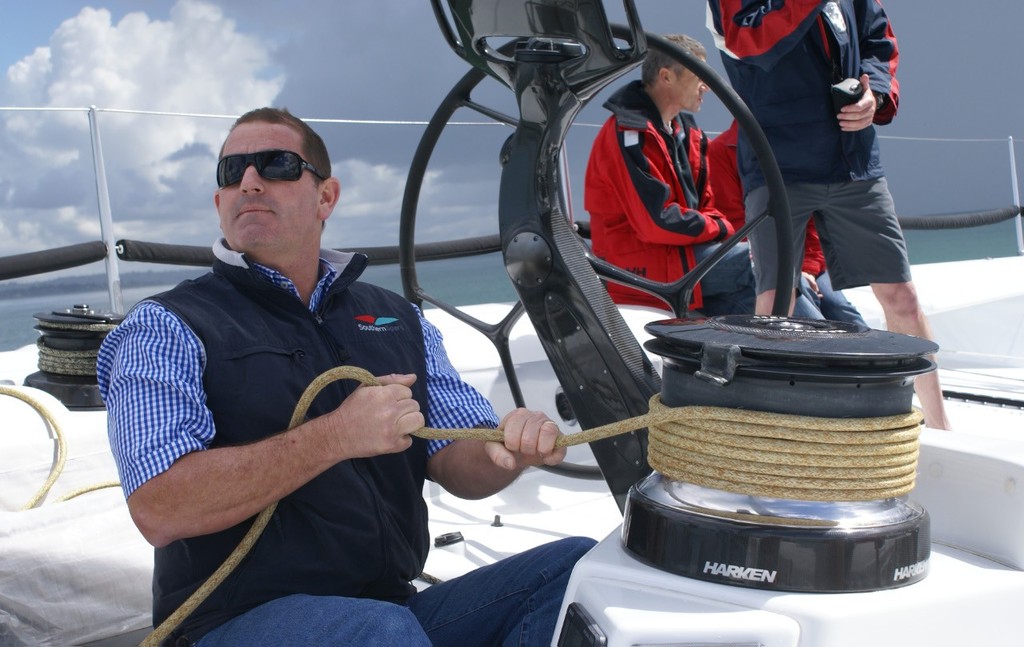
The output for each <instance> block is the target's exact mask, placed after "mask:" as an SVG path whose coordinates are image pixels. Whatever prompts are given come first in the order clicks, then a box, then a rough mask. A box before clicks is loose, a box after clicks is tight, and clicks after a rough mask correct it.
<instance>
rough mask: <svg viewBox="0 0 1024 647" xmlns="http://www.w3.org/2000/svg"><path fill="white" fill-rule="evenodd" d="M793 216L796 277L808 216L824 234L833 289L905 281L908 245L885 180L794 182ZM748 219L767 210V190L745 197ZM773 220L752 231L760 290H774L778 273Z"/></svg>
mask: <svg viewBox="0 0 1024 647" xmlns="http://www.w3.org/2000/svg"><path fill="white" fill-rule="evenodd" d="M786 195H787V197H788V198H789V209H790V213H791V214H792V217H793V252H794V255H795V256H796V257H795V258H794V259H793V262H794V264H795V267H794V269H793V271H794V276H798V272H799V268H800V265H801V260H802V257H803V249H804V233H805V232H806V231H807V220H808V219H809V218H811V217H812V216H813V217H814V226H815V227H816V228H817V230H818V235H819V236H820V237H821V247H822V249H823V250H824V252H825V265H826V267H827V268H828V273H829V276H830V277H831V278H832V287H833V288H835V289H837V290H841V289H844V288H852V287H857V286H860V285H870V284H871V283H907V282H909V281H910V261H909V259H908V258H907V243H906V241H905V240H904V239H903V232H902V230H901V229H900V225H899V222H897V220H896V209H895V207H894V206H893V202H892V196H891V195H889V185H888V184H887V183H886V181H885V178H878V179H874V180H863V181H857V182H843V183H839V184H790V185H788V186H787V187H786ZM744 206H745V207H746V212H747V214H748V219H749V218H750V217H752V216H754V215H757V214H761V213H764V212H765V211H767V209H768V190H767V189H766V188H765V187H759V188H757V189H754V190H753V191H751V192H750V193H749V194H748V195H747V197H746V200H745V205H744ZM774 226H775V225H774V222H773V221H771V220H765V221H764V222H762V223H761V224H759V225H758V226H757V227H755V228H754V230H753V231H751V233H750V237H749V239H750V250H751V256H753V259H754V279H755V281H756V282H757V292H758V294H760V293H761V292H764V291H766V290H774V289H775V283H776V277H777V272H778V269H777V268H778V259H777V258H776V243H775V229H774Z"/></svg>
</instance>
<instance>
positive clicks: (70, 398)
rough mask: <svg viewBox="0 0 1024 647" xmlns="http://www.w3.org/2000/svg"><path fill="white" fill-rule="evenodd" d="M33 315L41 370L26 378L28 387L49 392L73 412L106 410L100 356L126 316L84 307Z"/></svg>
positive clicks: (75, 306)
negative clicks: (98, 370)
mask: <svg viewBox="0 0 1024 647" xmlns="http://www.w3.org/2000/svg"><path fill="white" fill-rule="evenodd" d="M33 316H34V317H35V319H36V321H37V322H38V323H37V324H36V326H35V329H36V330H38V331H39V339H38V340H37V341H36V346H37V348H38V349H39V371H38V372H36V373H32V374H31V375H29V376H28V377H26V378H25V386H31V387H34V388H37V389H40V390H42V391H46V392H47V393H49V394H50V395H52V396H54V397H55V398H57V399H58V400H60V401H61V402H62V403H63V404H64V406H66V407H68V408H69V409H102V408H103V399H102V398H101V397H100V394H99V387H98V385H97V383H96V356H97V354H98V353H99V348H100V344H102V343H103V339H104V338H105V337H106V336H107V333H109V332H110V331H111V330H113V329H114V328H115V327H116V326H117V324H119V323H120V322H121V321H122V320H123V319H124V317H123V316H121V315H117V314H114V313H111V312H101V311H98V310H94V309H92V308H90V307H89V306H88V305H84V304H80V305H74V306H72V307H71V308H66V309H64V310H54V311H52V312H40V313H36V314H35V315H33Z"/></svg>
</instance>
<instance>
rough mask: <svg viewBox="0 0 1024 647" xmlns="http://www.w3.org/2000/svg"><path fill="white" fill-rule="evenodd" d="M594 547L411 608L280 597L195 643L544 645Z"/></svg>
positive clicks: (527, 557)
mask: <svg viewBox="0 0 1024 647" xmlns="http://www.w3.org/2000/svg"><path fill="white" fill-rule="evenodd" d="M594 544H595V542H594V540H593V539H590V538H587V537H570V538H568V539H562V540H559V541H555V542H551V543H549V544H544V545H543V546H538V547H537V548H534V549H532V550H528V551H525V552H523V553H520V554H518V555H514V556H512V557H509V558H506V559H503V560H501V561H499V562H495V563H494V564H490V565H488V566H484V567H481V568H478V569H476V570H474V571H471V572H469V573H466V574H465V575H463V576H461V577H457V578H455V579H452V580H449V581H447V582H442V583H441V584H435V585H434V586H431V587H429V588H427V589H425V590H423V591H420V592H419V593H416V594H414V595H413V596H412V597H411V598H409V600H408V601H407V603H408V606H402V605H399V604H393V603H390V602H382V601H379V600H370V599H363V598H343V597H313V596H308V595H291V596H288V597H284V598H279V599H277V600H274V601H272V602H268V603H266V604H263V605H261V606H259V607H256V608H255V609H253V610H252V611H250V612H248V613H246V614H243V615H241V616H238V617H237V618H234V619H232V620H229V621H228V622H226V623H224V624H223V625H221V626H220V627H217V628H216V629H214V630H213V631H211V632H210V633H208V634H206V635H205V636H203V637H202V638H201V639H200V640H199V642H198V643H197V645H198V646H199V647H258V646H260V645H266V646H268V647H269V646H270V645H274V646H279V645H303V646H304V647H305V646H310V647H313V646H317V645H324V646H327V645H331V646H333V645H358V646H359V647H378V646H379V647H393V646H395V645H402V646H403V647H406V646H408V647H417V646H419V645H437V646H439V647H443V646H444V645H456V646H458V647H470V646H472V645H480V646H481V647H484V646H487V647H491V646H494V645H505V646H509V647H511V646H512V645H521V646H527V645H538V646H540V645H543V646H545V647H546V646H548V645H550V644H551V640H552V637H553V635H554V631H555V624H556V623H557V621H558V612H559V610H560V609H561V606H562V597H563V596H564V595H565V588H566V586H567V585H568V583H569V575H570V574H571V573H572V569H573V566H575V564H576V562H577V561H578V560H579V559H580V558H581V557H582V556H583V555H584V553H586V552H587V551H588V550H590V549H591V548H592V547H593V546H594Z"/></svg>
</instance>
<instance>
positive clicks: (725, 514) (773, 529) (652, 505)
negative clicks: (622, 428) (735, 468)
mask: <svg viewBox="0 0 1024 647" xmlns="http://www.w3.org/2000/svg"><path fill="white" fill-rule="evenodd" d="M929 528H930V525H929V520H928V513H927V511H925V510H924V508H922V507H920V506H919V505H917V504H915V503H914V502H912V501H909V500H907V499H906V498H905V497H901V498H891V499H884V500H880V501H860V502H821V501H798V500H791V499H770V498H763V497H754V496H748V495H743V494H735V493H732V492H723V491H719V490H713V489H709V488H705V487H701V486H698V485H693V484H690V483H683V482H679V481H673V480H672V479H669V478H666V477H664V476H663V475H661V474H658V473H654V474H651V475H650V476H649V477H647V478H646V479H644V480H643V481H641V482H640V483H638V484H637V485H636V486H634V488H633V489H632V490H631V491H630V493H629V498H628V500H627V502H626V512H625V520H624V523H623V526H622V542H623V544H624V546H625V547H626V549H627V550H628V551H629V552H630V553H632V554H633V555H634V556H635V557H637V558H638V559H640V560H641V561H643V562H645V563H647V564H650V565H652V566H655V567H657V568H660V569H662V570H666V571H669V572H672V573H677V574H679V575H684V576H686V577H691V578H695V579H699V580H707V581H711V582H719V583H723V584H731V585H734V586H745V587H751V588H759V589H769V590H778V591H794V592H814V593H843V592H855V591H875V590H881V589H889V588H895V587H900V586H905V585H907V584H912V583H913V582H916V581H918V580H920V579H922V578H924V577H925V575H927V571H928V558H929V556H930V554H931V541H930V534H929Z"/></svg>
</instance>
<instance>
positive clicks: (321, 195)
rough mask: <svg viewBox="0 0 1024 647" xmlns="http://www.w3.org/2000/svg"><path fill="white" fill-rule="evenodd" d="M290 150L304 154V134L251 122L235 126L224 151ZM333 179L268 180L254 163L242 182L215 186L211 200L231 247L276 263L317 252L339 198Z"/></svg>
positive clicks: (305, 174)
mask: <svg viewBox="0 0 1024 647" xmlns="http://www.w3.org/2000/svg"><path fill="white" fill-rule="evenodd" d="M273 149H279V150H288V151H293V152H295V153H298V154H299V155H300V156H302V157H305V156H304V151H303V150H302V137H301V135H299V133H298V132H297V131H295V130H293V129H292V128H290V127H288V126H285V125H283V124H269V123H265V122H249V123H245V124H241V125H239V126H237V127H236V128H235V129H234V130H233V131H231V133H230V134H229V135H228V138H227V140H226V141H225V142H224V153H223V154H224V155H225V156H226V155H236V154H240V153H256V152H259V151H265V150H273ZM336 187H337V181H336V180H334V179H333V178H330V179H328V180H326V181H324V182H321V181H320V180H319V179H318V178H317V177H316V176H315V175H313V173H311V172H309V171H308V170H307V171H303V173H302V176H301V177H299V179H298V180H296V181H294V182H293V181H287V180H267V179H264V178H263V177H261V176H260V174H259V173H258V172H257V171H256V167H255V166H249V167H248V168H246V169H245V174H244V175H243V176H242V180H241V182H238V183H237V184H232V185H229V186H225V187H223V188H221V189H218V190H217V192H216V193H215V194H214V197H213V200H214V204H216V206H217V213H218V214H219V215H220V228H221V231H222V232H223V233H224V238H225V239H226V240H227V243H228V246H230V247H231V249H233V250H235V251H238V252H244V253H246V254H247V255H249V256H250V257H252V258H253V260H255V261H257V262H260V263H263V264H265V265H269V266H271V267H279V266H280V265H281V264H282V263H285V262H288V261H289V260H294V259H295V258H298V257H301V255H307V254H312V258H317V256H316V254H317V252H318V250H319V246H320V235H321V231H322V229H323V222H324V221H325V220H327V217H328V216H330V214H331V210H332V209H333V208H334V203H335V202H336V201H337V191H336V190H335V191H334V192H333V194H332V193H331V189H332V188H334V189H336Z"/></svg>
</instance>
